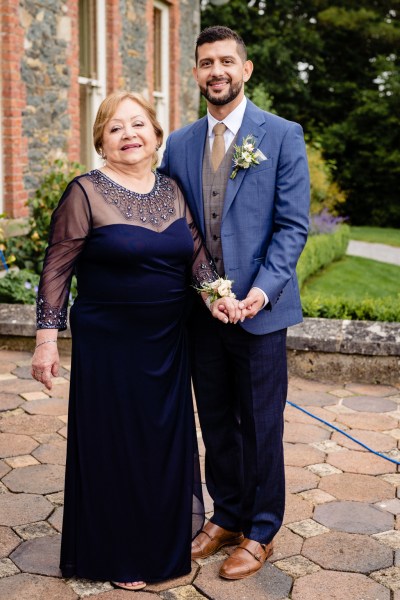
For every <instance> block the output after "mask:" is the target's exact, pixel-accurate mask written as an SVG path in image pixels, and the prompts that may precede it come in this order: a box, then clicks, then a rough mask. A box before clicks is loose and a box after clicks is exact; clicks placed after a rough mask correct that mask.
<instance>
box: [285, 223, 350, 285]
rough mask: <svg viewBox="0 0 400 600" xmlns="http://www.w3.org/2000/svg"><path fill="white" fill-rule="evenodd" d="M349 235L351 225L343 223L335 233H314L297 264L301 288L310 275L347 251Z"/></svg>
mask: <svg viewBox="0 0 400 600" xmlns="http://www.w3.org/2000/svg"><path fill="white" fill-rule="evenodd" d="M349 235H350V228H349V226H348V225H343V224H342V225H340V226H339V227H338V228H337V229H336V231H334V232H333V233H326V234H321V235H312V236H310V237H309V238H308V240H307V244H306V246H305V248H304V250H303V253H302V255H301V256H300V259H299V262H298V264H297V277H298V280H299V286H300V288H301V287H302V285H303V283H304V282H305V280H306V279H307V278H308V277H310V276H311V275H314V274H315V273H316V272H317V271H319V270H320V269H322V268H323V267H326V266H327V265H329V264H330V263H331V262H332V261H334V260H338V259H339V258H341V257H342V256H343V255H344V254H345V253H346V250H347V245H348V243H349Z"/></svg>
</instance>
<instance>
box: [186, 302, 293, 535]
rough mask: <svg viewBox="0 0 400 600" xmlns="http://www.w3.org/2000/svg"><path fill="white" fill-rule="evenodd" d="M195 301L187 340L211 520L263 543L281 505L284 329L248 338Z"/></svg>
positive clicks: (280, 517)
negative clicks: (212, 511)
mask: <svg viewBox="0 0 400 600" xmlns="http://www.w3.org/2000/svg"><path fill="white" fill-rule="evenodd" d="M195 304H196V306H195V308H194V310H193V315H192V319H191V320H190V324H189V339H190V350H191V363H192V365H191V366H192V377H193V385H194V391H195V396H196V402H197V409H198V414H199V418H200V425H201V429H202V435H203V440H204V444H205V448H206V463H205V464H206V483H207V488H208V491H209V493H210V495H211V497H212V499H213V502H214V515H213V517H212V519H211V520H212V521H213V522H214V523H216V524H217V525H219V526H221V527H224V528H225V529H228V530H230V531H243V533H244V536H245V537H247V538H249V539H252V540H257V541H258V542H261V543H269V542H270V541H271V540H272V539H273V538H274V536H275V535H276V533H277V532H278V530H279V528H280V527H281V524H282V520H283V514H284V507H285V477H284V457H283V441H282V438H283V422H284V421H283V411H284V407H285V402H286V397H287V361H286V329H283V330H280V331H275V332H273V333H269V334H265V335H253V334H250V333H248V332H247V331H245V330H244V329H243V328H242V327H241V326H240V324H239V323H238V324H236V325H233V324H226V325H225V324H223V323H221V322H220V321H218V320H217V319H214V318H213V317H212V315H211V313H210V312H209V311H208V310H207V308H206V307H205V306H203V305H200V304H199V303H198V302H196V303H195Z"/></svg>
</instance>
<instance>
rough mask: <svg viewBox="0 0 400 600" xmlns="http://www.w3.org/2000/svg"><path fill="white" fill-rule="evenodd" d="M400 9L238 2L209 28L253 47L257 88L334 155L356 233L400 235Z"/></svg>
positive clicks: (376, 1) (369, 4)
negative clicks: (224, 29) (391, 230)
mask: <svg viewBox="0 0 400 600" xmlns="http://www.w3.org/2000/svg"><path fill="white" fill-rule="evenodd" d="M399 16H400V0H392V1H389V0H363V1H362V2H360V1H359V0H358V1H357V2H356V1H355V0H333V2H330V1H328V0H256V1H254V0H251V1H250V2H249V3H248V2H247V0H230V1H229V3H228V4H226V5H224V6H213V5H212V4H206V6H205V7H204V10H203V11H202V26H203V27H206V26H209V25H215V24H221V25H227V26H228V27H231V28H233V29H235V30H236V31H238V32H239V33H240V34H241V35H242V37H243V38H244V40H245V42H246V44H247V46H248V50H249V58H251V59H252V60H253V62H254V64H255V70H254V73H253V76H252V78H251V80H250V82H249V84H248V91H249V94H250V96H253V97H254V98H256V97H257V94H259V92H258V90H260V91H261V93H262V94H264V95H265V97H267V98H268V99H269V100H271V101H272V106H273V110H274V111H276V112H277V113H278V114H280V115H282V116H284V117H286V118H288V119H293V120H296V121H299V122H300V123H301V124H302V125H303V127H304V129H305V132H306V135H307V136H308V137H309V138H310V139H311V140H318V142H320V143H321V145H322V150H323V154H324V156H325V157H326V158H327V159H328V160H329V161H333V162H334V163H335V164H336V169H335V171H334V177H335V180H336V182H337V183H338V185H339V186H340V187H341V189H342V190H343V191H344V192H345V194H346V196H347V201H346V202H345V203H343V204H342V205H341V208H340V210H341V211H342V214H345V215H347V216H349V217H350V219H351V222H352V223H353V224H358V225H362V224H374V225H386V226H389V225H391V226H395V227H400V202H399V196H400V193H399V190H400V111H399V106H400V99H399V95H400V94H399V92H400V72H399V48H400V22H399Z"/></svg>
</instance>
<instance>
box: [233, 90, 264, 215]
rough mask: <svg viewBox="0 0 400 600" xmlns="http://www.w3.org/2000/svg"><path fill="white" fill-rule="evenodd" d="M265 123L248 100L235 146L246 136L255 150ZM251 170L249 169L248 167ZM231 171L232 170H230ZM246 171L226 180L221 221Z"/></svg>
mask: <svg viewBox="0 0 400 600" xmlns="http://www.w3.org/2000/svg"><path fill="white" fill-rule="evenodd" d="M264 123H265V116H264V113H263V112H262V111H261V110H260V109H259V108H257V106H255V104H253V103H252V102H250V100H247V106H246V110H245V113H244V116H243V121H242V125H241V127H240V129H239V131H238V135H237V138H236V145H237V146H241V145H242V143H243V140H244V138H245V137H246V136H248V135H252V136H253V137H254V139H255V141H256V148H258V147H259V145H260V144H261V142H262V139H263V137H264V135H265V130H264V129H263V128H262V127H261V125H262V124H264ZM232 167H233V165H232ZM249 168H250V169H251V167H249ZM232 170H233V169H232ZM247 171H248V169H239V170H238V172H237V174H236V177H235V179H230V178H229V179H228V185H227V186H226V192H225V200H224V210H223V213H222V219H224V218H225V216H226V214H227V212H228V210H229V209H230V207H231V205H232V202H233V201H234V199H235V198H236V195H237V193H238V191H239V189H240V186H241V185H242V183H243V180H244V178H245V176H246V173H247Z"/></svg>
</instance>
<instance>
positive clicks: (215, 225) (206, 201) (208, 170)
mask: <svg viewBox="0 0 400 600" xmlns="http://www.w3.org/2000/svg"><path fill="white" fill-rule="evenodd" d="M235 143H236V137H235V139H234V140H233V141H232V143H231V145H230V146H229V148H228V150H227V151H226V152H225V157H224V159H223V161H222V162H221V164H220V165H219V167H218V169H217V171H216V172H215V173H214V171H213V168H212V166H211V152H210V144H209V140H208V139H207V140H206V145H205V150H204V156H203V206H204V222H205V231H206V245H207V248H208V250H209V251H210V253H211V256H212V257H213V259H214V262H215V266H216V268H217V272H218V274H219V275H221V276H223V275H224V274H225V271H224V260H223V256H222V244H221V218H222V209H223V206H224V197H225V190H226V186H227V183H228V179H229V176H230V174H231V172H232V157H233V153H234V147H233V146H234V144H235Z"/></svg>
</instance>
